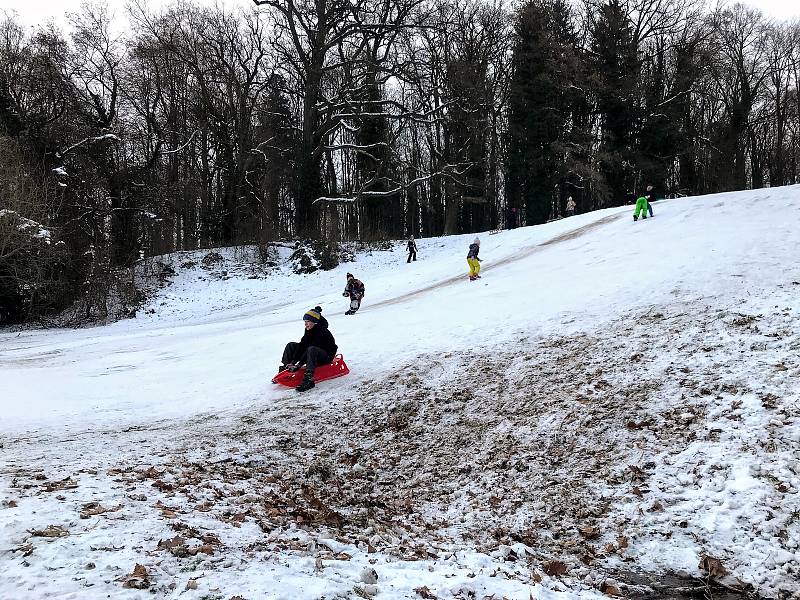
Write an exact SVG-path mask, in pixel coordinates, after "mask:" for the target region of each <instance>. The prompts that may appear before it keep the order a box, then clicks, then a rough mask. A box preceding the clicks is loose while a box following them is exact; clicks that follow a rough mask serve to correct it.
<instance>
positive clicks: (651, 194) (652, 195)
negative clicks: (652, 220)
mask: <svg viewBox="0 0 800 600" xmlns="http://www.w3.org/2000/svg"><path fill="white" fill-rule="evenodd" d="M655 201H656V191H655V190H654V189H653V186H652V185H648V186H647V212H649V213H650V216H651V217H652V216H653V202H655Z"/></svg>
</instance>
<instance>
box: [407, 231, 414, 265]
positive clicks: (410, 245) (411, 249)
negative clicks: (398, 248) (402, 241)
mask: <svg viewBox="0 0 800 600" xmlns="http://www.w3.org/2000/svg"><path fill="white" fill-rule="evenodd" d="M406 247H407V249H408V260H407V261H406V262H407V263H410V262H411V257H412V256H413V257H414V262H416V260H417V242H415V241H414V236H411V239H410V240H408V244H407V245H406Z"/></svg>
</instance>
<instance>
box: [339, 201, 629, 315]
mask: <svg viewBox="0 0 800 600" xmlns="http://www.w3.org/2000/svg"><path fill="white" fill-rule="evenodd" d="M625 212H626V213H627V210H626V211H625ZM618 218H620V213H614V214H612V215H608V216H607V217H603V218H602V219H598V220H597V221H593V222H592V223H589V224H587V225H584V226H583V227H578V228H576V229H572V230H570V231H565V232H564V233H562V234H559V235H557V236H555V237H553V238H550V239H549V240H546V241H544V242H540V243H538V244H534V245H533V246H529V247H528V248H526V249H524V250H523V251H522V252H517V253H516V254H513V255H511V256H506V257H505V258H501V259H500V260H498V261H497V262H493V263H491V265H492V270H494V269H496V268H498V267H503V266H506V265H510V264H512V263H515V262H518V261H520V260H524V259H526V258H528V257H529V256H531V255H532V254H535V253H536V252H539V251H541V250H542V249H544V248H547V247H548V246H553V245H555V244H560V243H562V242H567V241H569V240H574V239H576V238H579V237H581V236H583V235H586V234H587V233H589V232H590V231H593V230H595V229H598V228H600V227H602V226H603V225H607V224H608V223H611V222H612V221H614V220H616V219H618ZM465 278H466V275H456V276H454V277H449V278H448V279H445V280H443V281H440V282H438V283H435V284H433V285H429V286H426V287H423V288H420V289H418V290H414V291H413V292H409V293H407V294H403V295H402V296H397V297H396V298H390V299H388V300H382V301H380V302H376V303H375V304H371V305H369V306H368V307H366V308H364V309H361V312H367V311H371V310H373V309H375V308H380V307H383V306H392V305H396V304H402V303H404V302H409V301H410V300H413V299H414V298H418V297H419V296H422V295H424V294H427V293H428V292H432V291H434V290H438V289H442V288H445V287H449V286H451V285H455V284H457V283H463V282H464V280H465ZM339 314H344V313H339Z"/></svg>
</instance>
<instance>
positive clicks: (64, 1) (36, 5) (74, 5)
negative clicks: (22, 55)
mask: <svg viewBox="0 0 800 600" xmlns="http://www.w3.org/2000/svg"><path fill="white" fill-rule="evenodd" d="M193 1H194V2H195V3H198V4H207V5H213V4H214V1H215V0H193ZM168 3H169V2H167V1H164V0H150V4H151V5H161V4H168ZM219 3H220V4H222V5H224V6H228V7H233V6H246V7H250V6H253V3H252V2H251V0H219ZM80 4H81V0H57V1H53V2H50V1H47V0H45V1H41V0H0V10H11V11H16V12H17V13H18V14H19V16H20V17H21V18H22V20H23V22H25V23H26V24H28V25H37V24H39V23H44V22H45V21H47V20H48V19H55V21H56V22H57V23H58V22H60V21H63V18H64V14H65V13H67V12H74V11H76V10H77V9H78V7H79V6H80ZM108 4H109V6H111V7H115V10H116V13H117V16H118V17H123V16H124V6H125V0H109V1H108ZM746 4H750V5H752V6H755V7H757V8H760V9H761V10H762V11H763V12H764V13H765V14H766V15H768V16H770V17H775V18H778V19H794V18H797V19H800V2H798V0H751V1H750V2H746Z"/></svg>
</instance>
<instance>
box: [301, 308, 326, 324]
mask: <svg viewBox="0 0 800 600" xmlns="http://www.w3.org/2000/svg"><path fill="white" fill-rule="evenodd" d="M321 319H322V309H321V308H320V307H319V306H315V307H314V308H312V309H311V310H308V311H306V314H304V315H303V321H311V322H312V323H319V322H320V320H321Z"/></svg>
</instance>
